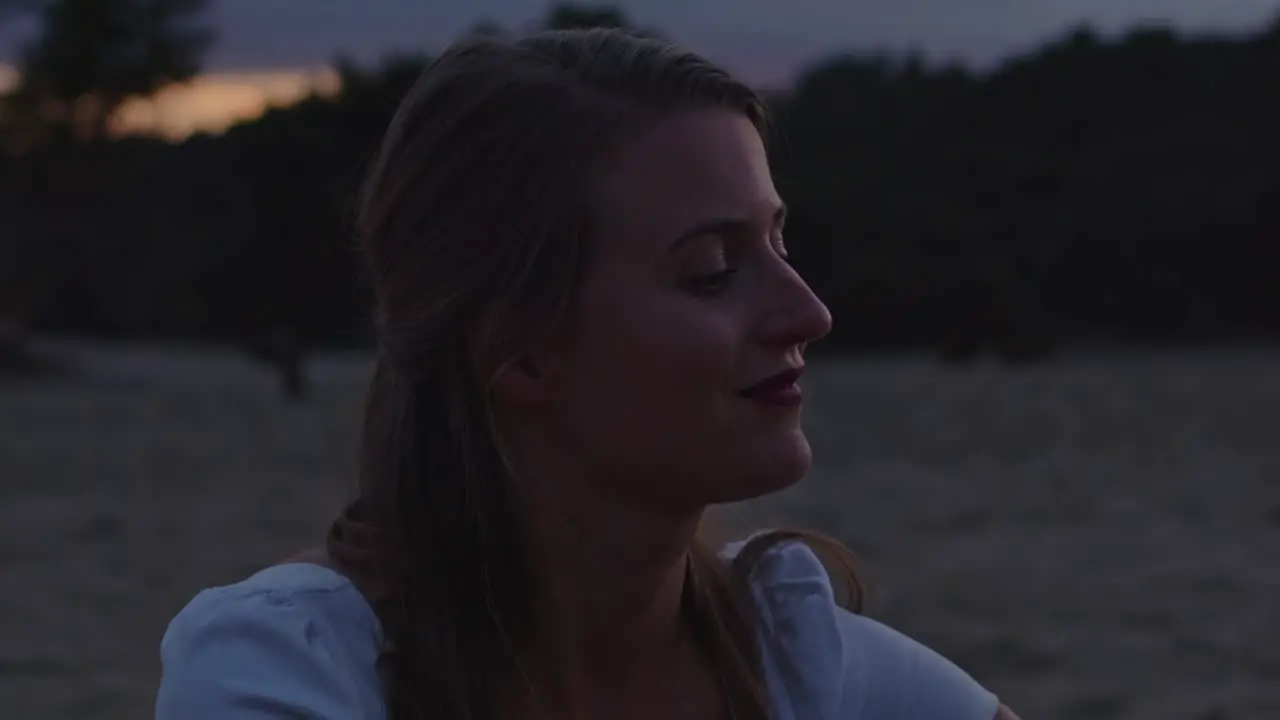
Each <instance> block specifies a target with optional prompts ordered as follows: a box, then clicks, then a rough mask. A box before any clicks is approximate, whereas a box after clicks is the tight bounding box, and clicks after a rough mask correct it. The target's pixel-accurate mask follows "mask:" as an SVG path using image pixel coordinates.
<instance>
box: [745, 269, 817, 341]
mask: <svg viewBox="0 0 1280 720" xmlns="http://www.w3.org/2000/svg"><path fill="white" fill-rule="evenodd" d="M770 294H771V295H772V296H773V297H772V298H771V299H770V300H771V301H770V302H769V303H768V304H767V305H766V307H767V311H766V313H765V317H764V318H763V320H762V323H761V335H762V339H763V340H764V341H765V342H766V343H769V344H771V345H804V344H805V343H810V342H814V341H815V340H821V339H822V338H824V337H826V336H827V334H828V333H830V332H831V311H830V310H828V309H827V306H826V305H824V304H823V303H822V301H821V300H819V299H818V296H817V295H815V294H814V292H813V290H812V289H811V288H810V287H809V285H808V283H806V282H805V281H804V279H803V278H801V277H800V276H799V275H798V274H797V273H796V271H795V270H794V269H792V268H791V267H789V266H788V267H787V268H786V269H785V274H784V275H783V276H780V277H779V278H778V280H777V282H776V283H774V284H773V285H772V287H771V288H770Z"/></svg>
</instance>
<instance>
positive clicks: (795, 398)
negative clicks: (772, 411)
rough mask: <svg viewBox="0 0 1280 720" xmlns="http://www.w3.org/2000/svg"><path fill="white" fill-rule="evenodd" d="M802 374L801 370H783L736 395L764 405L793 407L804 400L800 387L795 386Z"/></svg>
mask: <svg viewBox="0 0 1280 720" xmlns="http://www.w3.org/2000/svg"><path fill="white" fill-rule="evenodd" d="M802 372H803V370H802V369H801V368H790V369H787V370H783V371H782V372H780V373H778V374H776V375H770V376H769V377H767V378H765V379H764V380H761V381H760V382H758V383H756V384H754V385H751V386H750V387H748V388H745V389H743V390H741V391H739V392H738V395H739V396H741V397H744V398H746V399H748V400H755V401H756V402H759V403H763V404H765V405H772V406H775V407H795V406H796V405H799V404H800V403H801V402H802V401H803V399H804V395H803V393H801V392H800V386H799V385H797V384H796V381H798V380H799V379H800V375H801V373H802Z"/></svg>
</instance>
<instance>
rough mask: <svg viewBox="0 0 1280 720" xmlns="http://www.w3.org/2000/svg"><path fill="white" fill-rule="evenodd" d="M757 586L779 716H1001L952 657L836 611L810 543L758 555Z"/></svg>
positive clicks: (957, 719) (979, 719)
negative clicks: (950, 659)
mask: <svg viewBox="0 0 1280 720" xmlns="http://www.w3.org/2000/svg"><path fill="white" fill-rule="evenodd" d="M742 546H743V543H735V544H733V545H730V546H728V547H727V548H726V549H725V551H724V554H725V556H726V557H732V556H734V555H736V554H737V552H738V551H739V550H740V549H741V548H742ZM751 588H752V592H753V593H754V594H755V596H756V602H757V605H758V606H759V610H760V613H761V623H762V627H761V633H762V641H763V647H764V659H765V670H766V673H767V674H768V675H769V680H770V687H771V692H773V693H774V695H775V697H774V698H773V699H774V703H775V706H777V707H778V708H779V709H780V710H782V715H781V716H780V717H785V716H787V715H788V714H789V715H791V716H793V717H823V718H840V719H841V720H863V719H865V720H872V719H874V720H881V719H889V718H894V719H898V718H901V719H902V720H943V719H944V718H945V719H946V720H992V718H994V717H995V714H996V708H997V707H998V705H999V703H998V700H997V699H996V696H995V695H993V694H992V693H991V692H990V691H988V690H986V689H985V688H983V687H982V686H981V685H979V684H978V683H977V682H975V681H974V680H973V678H971V677H970V676H969V675H968V674H967V673H965V672H964V671H963V670H961V669H960V668H959V667H957V666H956V665H955V664H954V663H952V662H950V661H949V660H947V659H946V658H944V657H942V656H941V655H939V654H938V653H937V652H934V651H933V650H931V649H929V648H927V647H925V646H924V645H922V644H920V643H919V642H916V641H915V640H912V639H911V638H909V637H907V636H906V635H903V634H902V633H900V632H898V631H896V630H894V629H892V628H890V627H888V626H887V625H884V624H882V623H880V622H877V621H875V620H872V619H871V618H868V617H865V616H863V615H855V614H853V613H850V612H848V611H846V610H844V609H843V608H841V607H839V605H838V604H837V602H836V597H835V591H834V589H833V588H832V585H831V580H830V578H829V576H828V574H827V570H826V568H825V566H824V565H823V564H822V561H821V560H820V559H819V558H818V556H817V555H816V554H815V553H814V552H813V550H811V549H810V548H809V546H807V545H806V544H804V543H803V542H801V541H795V540H787V541H782V542H779V543H778V544H777V545H775V546H774V547H772V548H770V549H769V550H767V551H766V552H765V553H764V554H763V555H761V556H760V558H759V560H758V562H757V563H756V564H755V567H754V569H753V571H752V574H751ZM784 708H787V709H790V710H791V711H792V712H791V713H787V712H786V710H784Z"/></svg>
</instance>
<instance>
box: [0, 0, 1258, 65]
mask: <svg viewBox="0 0 1280 720" xmlns="http://www.w3.org/2000/svg"><path fill="white" fill-rule="evenodd" d="M551 4H552V3H549V2H546V1H544V0H452V1H449V0H215V3H214V22H215V24H216V27H217V29H218V32H219V41H218V45H217V46H216V48H215V49H214V51H213V53H212V55H211V57H210V62H209V67H210V69H212V70H259V69H277V68H296V67H306V66H315V65H319V64H324V63H326V62H327V61H329V60H330V59H331V58H332V57H333V56H334V55H335V54H336V53H338V52H345V53H347V54H349V55H352V56H354V57H356V58H358V59H361V60H372V59H374V58H377V57H378V56H380V55H383V54H385V53H387V52H389V51H392V50H397V49H400V50H415V49H417V50H427V51H430V50H433V49H435V48H438V47H440V46H441V45H443V44H444V43H445V42H447V41H448V39H449V38H451V37H453V36H455V35H456V34H457V33H458V32H459V31H460V30H463V29H466V28H467V27H469V26H471V25H473V24H475V23H476V22H478V21H480V20H482V19H488V20H493V21H496V22H498V23H499V24H501V25H503V26H506V27H508V28H516V29H518V28H521V27H526V26H528V24H529V23H530V22H532V21H534V20H535V19H536V18H538V17H539V16H541V15H543V14H544V13H545V12H546V10H547V8H548V7H550V6H551ZM613 4H614V5H617V6H621V7H623V8H624V9H625V10H626V11H627V12H628V14H629V15H630V16H631V17H632V18H633V19H634V20H636V21H637V22H638V23H640V24H643V25H647V26H652V27H655V28H658V29H661V30H663V31H664V32H665V33H666V34H667V35H669V36H671V37H673V38H674V39H676V40H678V41H680V42H682V43H685V44H687V45H690V46H692V47H693V48H694V49H696V50H699V51H701V52H703V53H705V54H707V55H709V56H711V57H713V58H715V59H717V60H719V61H721V62H724V63H725V64H727V65H729V66H731V67H732V68H733V69H735V70H737V71H739V72H741V73H743V74H744V75H747V76H748V77H750V78H751V79H753V80H756V81H758V82H766V83H775V82H779V81H782V80H784V79H787V78H789V77H790V76H791V75H792V74H793V73H794V72H795V71H796V70H797V69H798V68H799V67H801V66H802V65H804V64H805V63H807V62H809V61H812V60H813V59H816V58H819V57H821V56H823V55H824V54H828V53H831V52H834V51H838V50H844V49H858V50H870V49H875V48H892V49H904V48H914V49H919V50H921V51H923V52H925V53H926V54H928V55H930V56H932V57H935V58H961V59H964V60H966V61H968V62H970V63H976V64H985V63H989V62H990V61H992V60H994V59H998V58H1000V57H1002V56H1005V55H1007V54H1009V53H1010V52H1014V51H1017V50H1019V49H1023V48H1026V47H1028V46H1030V45H1034V44H1035V43H1037V42H1038V41H1041V40H1043V39H1045V38H1046V37H1048V36H1050V35H1054V34H1057V33H1060V32H1062V31H1063V30H1064V29H1065V28H1067V27H1068V26H1070V25H1072V24H1075V23H1077V22H1080V21H1090V22H1092V23H1094V24H1095V25H1096V26H1097V27H1099V28H1100V29H1102V30H1104V31H1112V30H1116V29H1120V28H1124V27H1126V26H1129V25H1131V24H1133V23H1135V22H1141V21H1146V20H1157V21H1167V22H1172V23H1173V24H1175V25H1177V26H1179V27H1182V28H1186V29H1189V30H1197V31H1201V30H1208V31H1218V30H1226V31H1238V30H1244V29H1252V28H1256V27H1260V26H1261V25H1262V24H1264V23H1266V22H1268V21H1269V20H1270V19H1272V18H1274V17H1276V16H1277V15H1280V0H630V1H629V2H628V1H623V2H618V3H613ZM14 34H15V33H14V32H13V31H10V32H9V33H8V35H9V37H7V38H0V58H10V57H11V56H12V48H13V46H14V44H15V43H14V39H13V37H12V36H13V35H14Z"/></svg>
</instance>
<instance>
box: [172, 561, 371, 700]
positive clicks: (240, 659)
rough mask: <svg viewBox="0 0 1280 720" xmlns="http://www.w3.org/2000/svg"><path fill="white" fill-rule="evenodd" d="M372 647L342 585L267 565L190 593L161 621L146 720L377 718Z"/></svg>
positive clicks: (358, 599)
mask: <svg viewBox="0 0 1280 720" xmlns="http://www.w3.org/2000/svg"><path fill="white" fill-rule="evenodd" d="M381 650H382V637H381V630H380V627H379V625H378V622H377V620H376V617H375V616H374V614H373V611H372V609H371V608H370V607H369V605H368V604H367V603H366V602H365V601H364V598H363V596H361V594H360V593H359V591H357V590H356V588H355V586H354V585H352V584H351V582H350V581H348V580H347V579H346V578H345V577H343V576H342V575H340V574H338V573H337V572H335V571H333V570H330V569H328V568H325V567H321V566H319V565H315V564H310V563H288V564H283V565H276V566H274V567H270V568H267V569H266V570H263V571H261V572H259V573H257V574H255V575H253V576H252V577H250V578H248V579H246V580H243V581H241V582H238V583H235V584H233V585H226V586H222V587H215V588H210V589H208V590H204V591H202V592H200V593H199V594H198V595H196V596H195V598H194V599H192V600H191V602H189V603H188V604H187V605H186V607H184V608H183V609H182V610H181V611H180V612H179V613H178V614H177V615H176V616H175V617H174V618H173V620H172V621H171V622H170V623H169V627H168V629H167V630H166V631H165V634H164V639H163V640H162V641H161V645H160V657H161V665H162V675H161V681H160V689H159V693H158V695H157V697H156V718H157V720H168V719H169V718H193V719H195V720H199V719H200V718H225V717H237V718H241V717H245V718H248V717H259V714H260V715H261V717H282V716H286V715H287V716H294V715H296V716H299V717H325V718H328V717H334V718H337V717H344V718H345V717H353V718H363V717H381V716H382V693H381V687H380V683H379V680H378V676H377V669H376V668H377V658H378V655H379V654H380V652H381ZM255 713H257V714H255Z"/></svg>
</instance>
